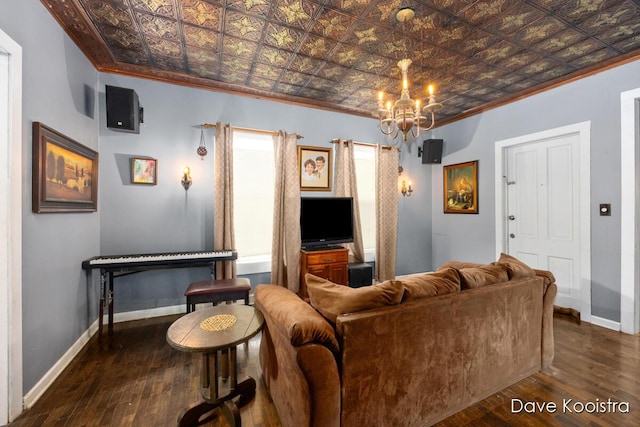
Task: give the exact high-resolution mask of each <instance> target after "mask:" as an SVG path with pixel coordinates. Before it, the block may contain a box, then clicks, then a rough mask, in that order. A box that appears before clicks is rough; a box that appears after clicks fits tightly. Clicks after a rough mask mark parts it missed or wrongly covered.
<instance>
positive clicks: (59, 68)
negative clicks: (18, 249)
mask: <svg viewBox="0 0 640 427" xmlns="http://www.w3.org/2000/svg"><path fill="white" fill-rule="evenodd" d="M0 27H1V28H2V30H3V31H4V32H6V33H7V34H8V35H9V36H10V37H11V38H12V39H13V40H15V41H16V42H17V43H19V44H20V45H21V46H22V49H23V64H22V65H23V111H22V114H23V153H22V170H23V177H22V187H23V189H24V194H23V197H22V200H23V203H22V206H23V207H22V209H23V217H22V225H23V233H22V234H23V239H22V240H23V242H22V248H23V249H22V250H23V253H22V260H23V272H22V280H23V285H22V301H23V306H22V322H23V324H22V331H23V335H22V343H23V349H22V350H23V367H24V374H23V384H24V386H23V388H24V392H25V393H26V392H28V391H29V390H30V389H31V388H33V386H34V385H35V384H36V383H37V382H38V381H39V380H40V379H41V378H42V376H43V375H44V374H45V373H46V372H47V371H48V370H49V369H51V367H52V366H53V365H54V364H55V363H56V362H57V361H58V360H59V359H60V358H61V357H62V355H63V354H64V353H65V352H66V351H67V350H69V348H70V347H71V346H72V345H73V343H74V342H75V341H76V340H77V339H78V337H79V336H80V335H81V334H82V333H83V332H85V331H86V330H87V329H88V327H89V325H90V324H91V323H93V322H94V321H95V319H96V318H97V302H96V301H95V300H92V295H91V294H90V293H88V292H87V284H86V280H85V276H84V274H83V273H82V270H81V269H80V263H81V261H82V260H83V259H84V258H86V257H87V255H89V254H94V253H97V252H98V251H99V250H100V213H99V212H97V213H75V214H66V213H65V214H34V213H32V211H31V173H32V168H31V158H32V157H31V134H32V132H31V123H32V122H34V121H39V122H42V123H44V124H46V125H48V126H50V127H52V128H54V129H56V130H58V131H59V132H61V133H63V134H65V135H66V136H68V137H69V138H72V139H74V140H76V141H78V142H80V143H82V144H84V145H86V146H88V147H90V148H92V149H94V150H98V148H99V147H98V119H97V111H98V104H97V96H96V93H97V89H98V73H97V71H96V70H95V68H94V67H93V66H92V65H91V63H90V62H89V61H88V60H87V59H86V57H85V56H84V55H83V54H82V53H81V52H80V51H79V50H78V48H77V47H76V46H75V45H74V43H73V42H72V41H71V40H70V39H69V37H67V36H66V35H65V33H64V31H62V29H61V28H60V26H59V25H58V24H57V23H56V21H55V20H54V19H53V18H52V17H51V15H50V14H49V12H47V10H46V8H45V7H44V6H43V5H42V4H41V3H40V2H38V1H37V0H26V1H5V2H2V6H1V12H0Z"/></svg>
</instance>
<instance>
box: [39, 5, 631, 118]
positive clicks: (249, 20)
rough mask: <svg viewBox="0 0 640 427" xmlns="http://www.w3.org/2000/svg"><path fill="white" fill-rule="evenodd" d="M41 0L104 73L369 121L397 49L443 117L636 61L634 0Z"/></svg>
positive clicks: (392, 84)
mask: <svg viewBox="0 0 640 427" xmlns="http://www.w3.org/2000/svg"><path fill="white" fill-rule="evenodd" d="M41 2H42V3H43V4H45V5H46V6H47V8H48V9H49V11H50V13H51V14H52V15H53V16H54V17H55V18H56V19H57V20H58V22H59V23H60V25H61V26H62V27H63V28H64V29H65V31H67V33H69V35H70V36H71V37H72V39H73V40H74V41H75V42H76V43H77V44H78V46H79V47H80V48H81V49H82V51H83V52H84V53H85V55H87V57H88V58H89V59H90V60H91V61H92V62H93V63H94V64H95V65H96V67H97V68H98V69H99V70H100V71H105V72H114V73H118V72H124V73H127V74H133V75H138V76H140V77H148V78H153V79H161V80H164V81H167V80H168V81H174V82H176V83H182V84H186V85H198V86H199V87H204V88H210V89H212V90H218V89H220V90H225V91H231V92H235V93H238V94H247V95H251V96H260V97H263V98H270V99H275V100H280V101H285V102H286V101H287V100H290V101H293V102H295V103H296V104H305V103H306V104H308V105H309V106H315V107H318V106H320V107H323V108H328V109H333V110H335V111H341V112H346V113H350V114H356V115H362V116H367V117H370V110H371V109H373V108H375V106H376V100H375V96H376V92H377V91H378V90H384V91H385V92H387V93H389V94H391V95H394V96H399V92H400V77H401V76H400V71H399V69H398V67H397V65H396V64H397V62H398V61H399V60H400V59H402V58H403V57H404V56H408V57H409V58H410V59H411V60H412V64H411V66H410V67H409V85H410V93H411V95H412V97H418V98H421V99H422V101H423V102H425V100H426V99H427V97H428V95H427V94H426V91H425V89H424V88H425V86H426V85H427V84H435V86H436V92H437V94H438V97H439V98H438V100H439V101H440V102H442V103H443V105H444V107H443V109H442V110H440V111H439V112H438V114H437V117H438V123H447V122H450V121H453V120H456V119H458V118H461V117H466V116H467V115H469V114H473V113H474V112H479V111H482V110H483V109H485V108H486V107H487V106H496V105H500V104H501V103H504V102H508V101H509V100H511V99H514V98H518V97H521V96H526V94H528V93H534V92H537V91H540V90H544V88H546V87H549V86H551V85H556V84H557V83H558V82H559V81H560V80H562V79H573V78H575V77H576V76H579V75H581V73H587V72H595V71H597V70H598V69H601V68H608V67H611V66H613V65H615V64H616V63H617V62H619V61H623V60H624V61H626V60H629V58H636V57H640V36H639V35H638V33H639V32H640V10H639V8H640V6H639V5H638V2H637V1H634V0H569V1H568V0H524V1H518V2H514V1H510V0H66V1H65V2H60V1H55V0H41ZM401 5H409V6H411V7H412V8H413V9H414V10H415V17H414V19H413V20H411V21H408V22H406V23H404V24H401V23H399V22H397V21H396V19H395V14H396V12H397V10H398V8H399V7H400V6H401ZM194 82H197V83H194Z"/></svg>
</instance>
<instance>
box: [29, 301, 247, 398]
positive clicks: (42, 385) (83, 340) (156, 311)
mask: <svg viewBox="0 0 640 427" xmlns="http://www.w3.org/2000/svg"><path fill="white" fill-rule="evenodd" d="M249 300H250V302H251V303H253V294H250V295H249ZM185 312H186V306H185V305H184V304H180V305H173V306H168V307H158V308H152V309H149V310H138V311H128V312H125V313H115V314H114V315H113V323H120V322H129V321H132V320H142V319H150V318H152V317H161V316H170V315H173V314H181V313H185ZM107 322H108V317H107V316H104V319H103V324H104V326H105V327H106V326H107ZM96 332H98V319H96V321H95V322H93V323H92V324H91V325H90V326H89V328H88V329H87V330H86V331H85V332H83V333H82V335H80V337H79V338H78V339H77V340H76V342H75V343H73V345H72V346H71V347H70V348H69V350H67V351H66V353H65V354H63V355H62V357H61V358H60V360H58V361H57V362H56V363H55V365H53V366H52V367H51V369H49V370H48V371H47V373H45V374H44V375H43V376H42V378H41V379H40V381H38V383H37V384H36V385H35V386H33V388H32V389H31V390H29V391H28V392H27V394H25V395H24V397H23V407H24V409H29V408H31V407H32V406H33V405H34V404H35V403H36V402H37V401H38V399H40V397H41V396H42V395H43V394H44V392H45V391H47V389H48V388H49V387H50V386H51V384H53V382H54V381H55V380H56V378H58V376H59V375H60V374H61V373H62V371H64V368H66V367H67V365H69V363H71V361H72V360H73V358H74V357H76V356H77V355H78V353H80V351H81V350H82V348H83V347H84V346H85V345H86V344H87V343H88V342H89V339H90V338H91V337H92V336H93V335H94V334H95V333H96Z"/></svg>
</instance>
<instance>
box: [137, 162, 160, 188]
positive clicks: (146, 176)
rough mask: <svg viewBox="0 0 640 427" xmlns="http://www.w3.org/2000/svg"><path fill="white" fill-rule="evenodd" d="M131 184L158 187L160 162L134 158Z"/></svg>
mask: <svg viewBox="0 0 640 427" xmlns="http://www.w3.org/2000/svg"><path fill="white" fill-rule="evenodd" d="M131 183H132V184H149V185H156V184H157V183H158V160H156V159H149V158H142V157H132V158H131Z"/></svg>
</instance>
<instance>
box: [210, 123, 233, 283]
mask: <svg viewBox="0 0 640 427" xmlns="http://www.w3.org/2000/svg"><path fill="white" fill-rule="evenodd" d="M213 153H214V154H213V155H214V176H213V183H214V189H215V190H214V199H213V203H214V206H213V210H214V214H213V221H214V224H213V250H216V251H217V250H222V249H235V247H236V245H235V236H234V229H233V131H232V129H231V125H229V124H224V123H221V122H218V123H216V140H215V144H214V151H213ZM234 277H236V262H235V261H217V262H216V279H231V278H234Z"/></svg>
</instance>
